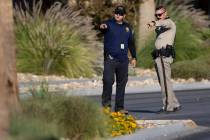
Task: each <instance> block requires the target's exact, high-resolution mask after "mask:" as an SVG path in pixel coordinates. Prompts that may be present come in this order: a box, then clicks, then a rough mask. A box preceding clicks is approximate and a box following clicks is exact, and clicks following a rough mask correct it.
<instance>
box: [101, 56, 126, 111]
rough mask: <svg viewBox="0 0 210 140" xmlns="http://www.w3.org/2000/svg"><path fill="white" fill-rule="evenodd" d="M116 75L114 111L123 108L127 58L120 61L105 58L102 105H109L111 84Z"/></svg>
mask: <svg viewBox="0 0 210 140" xmlns="http://www.w3.org/2000/svg"><path fill="white" fill-rule="evenodd" d="M115 77H116V96H115V111H119V110H121V109H124V96H125V86H126V84H127V81H128V60H127V61H125V62H120V61H118V60H115V59H110V58H107V59H105V61H104V72H103V93H102V106H104V107H111V96H112V86H113V84H114V82H115Z"/></svg>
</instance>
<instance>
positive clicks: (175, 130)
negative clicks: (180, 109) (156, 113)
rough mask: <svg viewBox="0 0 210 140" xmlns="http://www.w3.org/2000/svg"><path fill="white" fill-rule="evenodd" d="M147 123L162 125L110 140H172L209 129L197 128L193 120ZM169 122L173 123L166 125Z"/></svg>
mask: <svg viewBox="0 0 210 140" xmlns="http://www.w3.org/2000/svg"><path fill="white" fill-rule="evenodd" d="M140 121H141V120H140ZM145 121H147V123H159V124H162V125H160V126H158V127H155V128H146V129H141V130H138V131H136V132H135V133H134V134H131V135H125V136H119V137H116V138H113V139H110V140H171V139H176V138H179V137H183V136H187V135H190V134H194V133H199V132H202V131H206V130H207V129H209V128H206V127H200V126H197V125H196V123H195V122H194V121H192V120H145ZM169 121H170V122H173V123H172V124H169V125H166V124H167V123H168V122H169ZM137 122H139V121H137ZM164 124H165V125H164Z"/></svg>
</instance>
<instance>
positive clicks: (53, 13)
mask: <svg viewBox="0 0 210 140" xmlns="http://www.w3.org/2000/svg"><path fill="white" fill-rule="evenodd" d="M26 7H27V6H26ZM40 7H41V1H40V2H39V3H37V4H36V5H34V8H33V11H32V12H30V10H27V9H26V11H23V10H22V9H20V8H16V9H15V21H16V22H15V23H16V24H15V25H16V30H15V32H16V42H17V69H18V71H20V72H30V73H35V74H56V75H65V76H68V77H80V76H87V77H90V76H92V75H93V74H94V73H95V72H96V71H95V70H94V68H95V67H96V65H97V62H98V59H97V58H99V55H98V54H100V53H99V50H100V47H99V44H100V43H99V42H98V41H97V40H98V39H97V36H96V32H95V31H94V30H92V28H93V26H92V23H91V19H90V18H88V17H83V16H80V15H79V14H80V12H79V11H73V10H71V9H70V8H69V7H66V6H62V4H61V3H55V4H54V5H53V6H52V7H51V8H50V9H48V10H47V11H46V13H45V14H43V13H42V12H41V11H40Z"/></svg>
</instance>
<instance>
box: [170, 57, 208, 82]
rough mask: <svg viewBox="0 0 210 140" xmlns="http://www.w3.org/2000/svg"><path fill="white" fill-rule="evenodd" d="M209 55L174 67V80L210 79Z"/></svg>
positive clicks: (176, 64)
mask: <svg viewBox="0 0 210 140" xmlns="http://www.w3.org/2000/svg"><path fill="white" fill-rule="evenodd" d="M209 57H210V56H209V55H206V56H202V57H199V58H198V59H195V60H192V61H190V60H186V61H181V62H178V63H175V64H174V65H173V66H172V76H173V77H174V78H186V79H188V78H195V79H197V80H201V79H203V78H205V79H210V71H209V69H210V59H209Z"/></svg>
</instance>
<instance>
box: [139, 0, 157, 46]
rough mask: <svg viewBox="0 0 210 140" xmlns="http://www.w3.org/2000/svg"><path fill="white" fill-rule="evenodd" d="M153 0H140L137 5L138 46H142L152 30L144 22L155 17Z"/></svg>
mask: <svg viewBox="0 0 210 140" xmlns="http://www.w3.org/2000/svg"><path fill="white" fill-rule="evenodd" d="M154 14H155V0H142V2H141V3H140V7H139V43H140V45H139V47H143V46H144V44H145V42H146V40H147V39H148V37H149V36H150V34H151V32H152V30H148V29H147V26H146V24H147V23H148V22H150V21H152V20H154V19H155V16H154Z"/></svg>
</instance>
